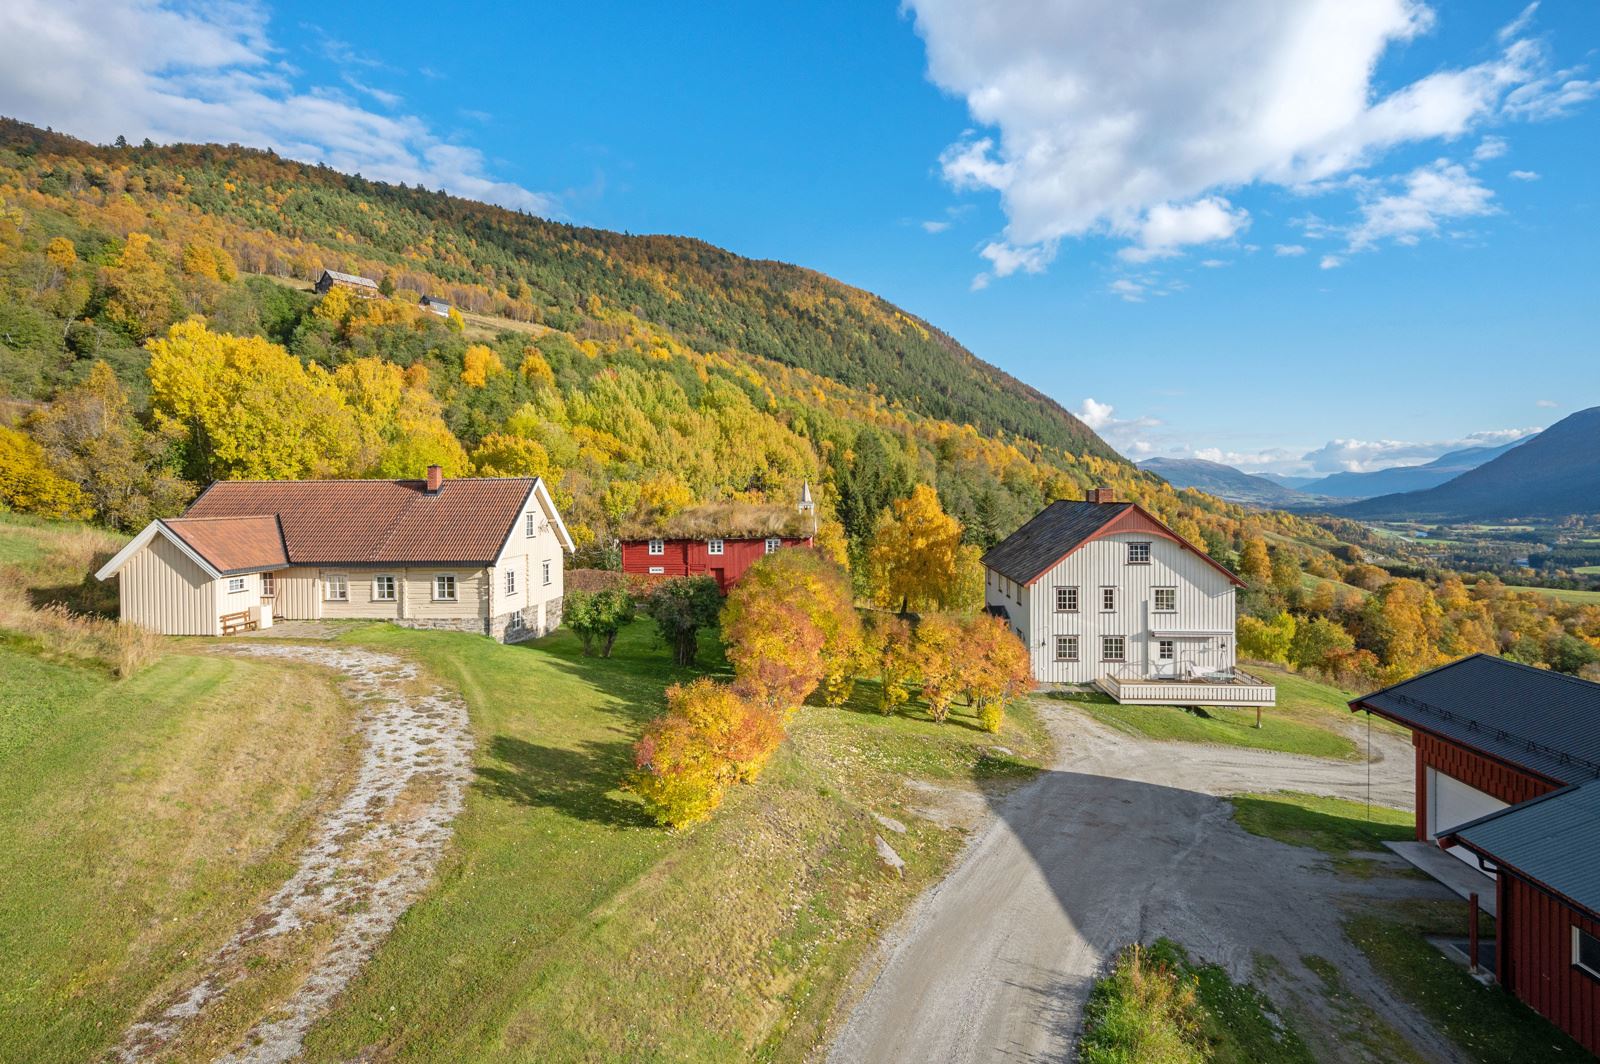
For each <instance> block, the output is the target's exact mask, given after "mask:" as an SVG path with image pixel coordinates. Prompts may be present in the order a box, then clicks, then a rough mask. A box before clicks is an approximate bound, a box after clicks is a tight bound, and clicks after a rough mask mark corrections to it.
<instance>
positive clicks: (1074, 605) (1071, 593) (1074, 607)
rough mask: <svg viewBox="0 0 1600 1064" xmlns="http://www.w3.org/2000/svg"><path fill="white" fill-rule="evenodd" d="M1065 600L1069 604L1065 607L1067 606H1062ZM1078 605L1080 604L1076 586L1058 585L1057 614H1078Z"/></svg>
mask: <svg viewBox="0 0 1600 1064" xmlns="http://www.w3.org/2000/svg"><path fill="white" fill-rule="evenodd" d="M1063 598H1065V599H1066V602H1067V605H1065V606H1063V605H1062V604H1061V601H1062V599H1063ZM1078 604H1079V603H1078V588H1077V586H1076V585H1073V584H1057V585H1056V612H1057V613H1077V612H1078Z"/></svg>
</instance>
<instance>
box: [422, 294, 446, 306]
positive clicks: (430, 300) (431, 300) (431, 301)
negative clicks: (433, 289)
mask: <svg viewBox="0 0 1600 1064" xmlns="http://www.w3.org/2000/svg"><path fill="white" fill-rule="evenodd" d="M418 302H419V303H425V304H427V305H429V306H436V307H448V306H449V305H450V304H449V303H448V302H447V301H445V300H443V299H436V298H435V297H433V296H423V297H422V298H421V299H420V300H418Z"/></svg>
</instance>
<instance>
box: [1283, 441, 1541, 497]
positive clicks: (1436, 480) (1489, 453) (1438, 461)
mask: <svg viewBox="0 0 1600 1064" xmlns="http://www.w3.org/2000/svg"><path fill="white" fill-rule="evenodd" d="M1521 442H1522V440H1513V441H1512V442H1510V443H1507V444H1502V445H1501V446H1499V447H1467V448H1464V449H1462V450H1459V451H1451V452H1450V453H1449V454H1442V455H1440V456H1439V457H1438V458H1435V459H1434V460H1433V461H1431V462H1429V463H1427V464H1426V465H1415V466H1391V467H1390V468H1388V469H1375V470H1373V471H1372V472H1370V473H1334V474H1331V475H1329V476H1326V477H1322V478H1320V479H1312V480H1307V481H1304V482H1303V483H1300V484H1296V485H1294V487H1295V488H1296V489H1297V490H1299V491H1303V492H1307V493H1309V494H1312V495H1328V496H1331V497H1333V498H1335V499H1370V498H1372V497H1373V496H1375V495H1393V494H1395V493H1397V492H1403V491H1426V490H1427V489H1429V488H1435V487H1438V486H1439V485H1440V484H1443V483H1445V482H1446V481H1449V480H1453V479H1455V478H1456V477H1458V476H1460V475H1461V474H1462V473H1465V472H1466V471H1467V470H1469V469H1476V468H1478V467H1479V466H1481V465H1483V464H1484V463H1485V462H1492V461H1493V460H1494V459H1496V458H1499V457H1500V456H1501V455H1503V454H1505V453H1506V452H1507V451H1509V450H1511V448H1513V447H1515V446H1517V444H1519V443H1521ZM1296 479H1299V478H1296Z"/></svg>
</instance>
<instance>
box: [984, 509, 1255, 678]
mask: <svg viewBox="0 0 1600 1064" xmlns="http://www.w3.org/2000/svg"><path fill="white" fill-rule="evenodd" d="M983 568H984V603H985V607H986V609H987V610H988V612H989V613H991V614H993V615H994V616H996V617H999V618H1001V619H1002V620H1004V621H1005V622H1006V623H1007V624H1008V625H1010V627H1011V629H1012V631H1014V632H1016V634H1017V638H1019V639H1021V640H1022V643H1023V645H1024V646H1026V647H1027V648H1028V655H1029V657H1030V658H1031V659H1032V661H1033V677H1034V679H1035V680H1036V681H1038V682H1039V683H1043V684H1093V685H1095V686H1097V687H1099V688H1100V689H1101V690H1103V691H1105V692H1106V693H1107V694H1108V695H1110V696H1111V697H1112V698H1114V699H1116V700H1117V701H1118V702H1124V703H1129V704H1135V705H1197V706H1202V705H1204V706H1209V705H1232V706H1253V707H1257V708H1260V707H1263V706H1271V705H1274V704H1275V702H1276V697H1277V693H1276V689H1275V688H1274V687H1273V686H1272V685H1271V684H1269V683H1264V682H1263V681H1261V680H1259V679H1257V678H1255V677H1253V676H1250V675H1248V674H1246V673H1243V672H1241V671H1239V669H1238V668H1237V667H1236V663H1235V657H1234V652H1235V646H1234V610H1235V605H1234V591H1235V589H1237V588H1239V587H1241V586H1243V584H1242V582H1241V581H1240V580H1239V578H1238V577H1237V576H1235V575H1234V574H1233V573H1231V572H1229V571H1228V570H1227V569H1226V568H1224V567H1223V566H1222V565H1219V564H1218V563H1217V562H1215V561H1213V560H1212V559H1211V557H1210V556H1209V555H1207V554H1206V552H1205V551H1204V550H1202V549H1200V548H1199V547H1197V546H1195V545H1194V544H1193V543H1190V542H1189V541H1188V540H1186V539H1184V538H1183V537H1182V536H1180V535H1178V534H1177V533H1176V532H1174V531H1172V529H1170V528H1168V527H1167V526H1166V525H1165V524H1163V523H1162V522H1161V521H1160V520H1159V519H1157V518H1156V517H1154V516H1152V515H1151V514H1150V513H1149V512H1148V511H1146V510H1145V509H1144V508H1143V507H1141V506H1139V505H1138V504H1137V503H1132V502H1119V501H1118V500H1117V498H1116V496H1115V494H1114V493H1113V492H1112V491H1111V490H1110V489H1108V488H1093V489H1090V490H1089V492H1088V493H1087V494H1086V496H1085V498H1084V500H1083V501H1082V502H1070V501H1066V500H1062V501H1058V502H1053V503H1051V504H1050V505H1049V506H1047V507H1045V508H1044V509H1043V510H1041V511H1040V512H1039V513H1038V514H1037V515H1036V516H1035V517H1034V518H1033V519H1032V520H1030V521H1028V523H1027V524H1025V525H1023V526H1022V527H1021V528H1019V529H1017V531H1016V532H1014V533H1012V534H1011V535H1010V536H1007V537H1006V538H1005V539H1004V540H1002V541H1001V542H999V543H997V544H996V545H995V546H994V547H992V548H990V550H989V551H988V553H986V554H985V555H984V556H983Z"/></svg>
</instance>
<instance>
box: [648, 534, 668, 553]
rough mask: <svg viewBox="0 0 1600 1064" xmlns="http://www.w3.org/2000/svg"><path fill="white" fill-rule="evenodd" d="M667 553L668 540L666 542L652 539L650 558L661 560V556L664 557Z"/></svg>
mask: <svg viewBox="0 0 1600 1064" xmlns="http://www.w3.org/2000/svg"><path fill="white" fill-rule="evenodd" d="M665 553H667V541H666V540H664V539H652V540H651V541H650V556H651V557H652V558H659V557H661V555H663V554H665Z"/></svg>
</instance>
